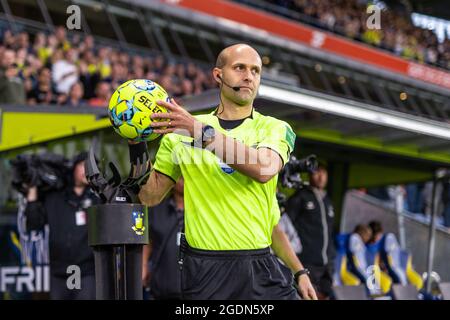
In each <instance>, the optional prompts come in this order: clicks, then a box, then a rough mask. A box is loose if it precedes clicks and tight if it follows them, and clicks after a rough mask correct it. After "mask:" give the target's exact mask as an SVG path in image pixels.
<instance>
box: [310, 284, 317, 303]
mask: <svg viewBox="0 0 450 320" xmlns="http://www.w3.org/2000/svg"><path fill="white" fill-rule="evenodd" d="M309 296H310V297H311V299H313V300H318V298H317V295H316V290H314V288H312V287H309Z"/></svg>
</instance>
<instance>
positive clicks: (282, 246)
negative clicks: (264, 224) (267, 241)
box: [272, 224, 317, 300]
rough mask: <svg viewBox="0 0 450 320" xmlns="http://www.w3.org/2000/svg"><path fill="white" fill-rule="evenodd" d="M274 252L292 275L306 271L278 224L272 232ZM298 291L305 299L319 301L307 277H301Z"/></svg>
mask: <svg viewBox="0 0 450 320" xmlns="http://www.w3.org/2000/svg"><path fill="white" fill-rule="evenodd" d="M272 250H273V251H274V253H275V255H277V256H278V257H279V258H280V259H281V261H283V262H284V263H285V265H286V266H287V267H288V268H289V269H291V271H292V273H293V274H295V273H296V272H297V271H299V270H302V269H304V268H303V265H302V263H301V262H300V260H299V259H298V257H297V255H296V254H295V252H294V250H293V249H292V247H291V244H290V243H289V240H288V238H287V236H286V234H285V233H284V232H283V230H281V228H280V226H279V225H278V224H277V225H276V226H275V228H273V231H272ZM297 285H298V290H299V292H300V294H301V295H302V297H303V299H308V300H310V299H312V300H317V296H316V292H315V290H314V288H313V286H312V284H311V281H310V280H309V277H308V276H307V275H301V276H300V277H299V278H298V283H297Z"/></svg>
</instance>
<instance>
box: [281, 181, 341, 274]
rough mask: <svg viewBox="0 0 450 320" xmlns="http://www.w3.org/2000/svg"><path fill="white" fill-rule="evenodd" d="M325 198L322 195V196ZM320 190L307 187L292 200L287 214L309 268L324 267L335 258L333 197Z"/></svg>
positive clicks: (287, 208) (288, 204) (302, 258)
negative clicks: (321, 193) (322, 193)
mask: <svg viewBox="0 0 450 320" xmlns="http://www.w3.org/2000/svg"><path fill="white" fill-rule="evenodd" d="M322 196H323V195H322ZM322 196H321V195H320V193H319V191H318V190H317V189H314V188H311V187H304V188H302V189H300V190H298V191H297V192H296V193H295V194H294V195H293V196H292V197H291V198H289V200H288V202H287V205H286V211H287V213H288V215H289V217H290V218H291V220H292V223H293V225H294V227H295V229H296V230H297V233H298V236H299V238H300V241H301V244H302V248H303V249H302V252H301V253H300V255H299V258H300V261H301V262H302V263H303V264H305V265H308V266H325V265H328V264H329V263H332V261H333V259H334V255H335V250H334V243H333V220H334V209H333V205H332V203H331V200H330V198H329V197H328V196H327V195H326V194H324V197H323V198H322Z"/></svg>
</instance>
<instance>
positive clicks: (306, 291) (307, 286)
mask: <svg viewBox="0 0 450 320" xmlns="http://www.w3.org/2000/svg"><path fill="white" fill-rule="evenodd" d="M298 291H299V293H300V295H301V296H302V299H304V300H317V295H316V290H314V287H313V285H312V283H311V281H310V280H309V277H308V276H307V275H302V276H300V277H299V278H298Z"/></svg>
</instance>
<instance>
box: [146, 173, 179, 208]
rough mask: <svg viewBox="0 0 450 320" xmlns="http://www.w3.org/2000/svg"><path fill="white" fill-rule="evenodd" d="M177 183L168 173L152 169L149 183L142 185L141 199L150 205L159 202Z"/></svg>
mask: <svg viewBox="0 0 450 320" xmlns="http://www.w3.org/2000/svg"><path fill="white" fill-rule="evenodd" d="M174 185H175V182H174V181H173V180H172V179H170V178H169V177H167V176H166V175H164V174H162V173H159V172H158V171H155V170H152V172H151V173H150V177H149V178H148V180H147V183H146V184H145V185H143V186H142V188H141V191H140V192H139V195H138V197H139V200H140V201H141V203H142V204H145V205H146V206H148V207H153V206H156V205H157V204H159V203H160V202H161V201H162V200H163V199H164V198H165V196H166V195H167V193H168V192H169V191H170V189H172V187H173V186H174Z"/></svg>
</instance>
